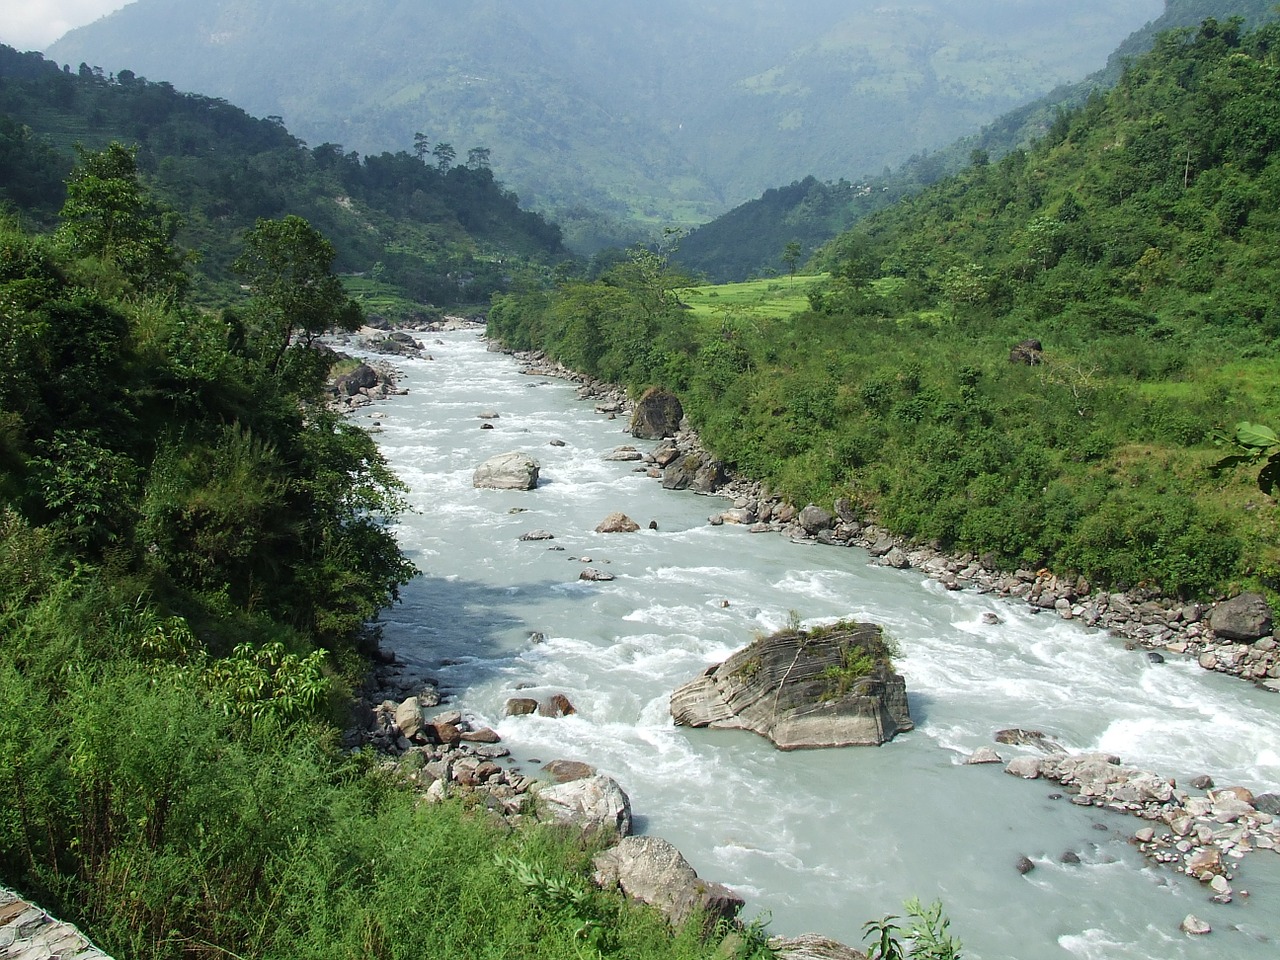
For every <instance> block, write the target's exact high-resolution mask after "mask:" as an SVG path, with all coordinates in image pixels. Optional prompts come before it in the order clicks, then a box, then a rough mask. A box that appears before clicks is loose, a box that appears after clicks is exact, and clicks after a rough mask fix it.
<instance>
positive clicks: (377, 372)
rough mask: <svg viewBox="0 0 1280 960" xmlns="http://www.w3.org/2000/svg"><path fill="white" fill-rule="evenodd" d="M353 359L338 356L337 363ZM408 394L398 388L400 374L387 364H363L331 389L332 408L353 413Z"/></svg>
mask: <svg viewBox="0 0 1280 960" xmlns="http://www.w3.org/2000/svg"><path fill="white" fill-rule="evenodd" d="M341 359H350V358H347V357H345V355H343V354H336V353H335V354H334V360H335V361H337V360H341ZM406 393H408V391H407V390H403V389H401V388H400V387H398V386H396V371H395V370H394V369H393V368H392V367H390V366H389V365H387V364H385V363H377V364H372V365H371V364H367V363H362V364H360V365H359V366H358V367H356V368H355V369H354V370H352V371H351V372H350V373H346V374H343V375H342V376H340V377H336V378H335V379H334V380H333V382H332V383H330V384H329V386H328V395H329V406H330V408H331V409H333V410H337V411H338V412H339V413H350V412H351V411H353V410H358V409H360V408H361V407H367V406H369V405H370V404H372V403H376V402H377V401H379V400H385V399H387V398H388V397H392V396H403V395H404V394H406Z"/></svg>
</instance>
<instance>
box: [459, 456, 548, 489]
mask: <svg viewBox="0 0 1280 960" xmlns="http://www.w3.org/2000/svg"><path fill="white" fill-rule="evenodd" d="M540 469H541V468H540V467H539V466H538V461H537V460H535V459H533V457H531V456H529V455H528V454H527V453H504V454H501V455H499V456H496V457H493V458H492V459H490V460H486V461H485V462H484V463H482V464H480V466H478V467H476V472H475V474H474V475H473V476H472V478H471V485H472V486H474V487H480V488H482V489H485V490H533V489H534V488H536V487H537V486H538V471H539V470H540Z"/></svg>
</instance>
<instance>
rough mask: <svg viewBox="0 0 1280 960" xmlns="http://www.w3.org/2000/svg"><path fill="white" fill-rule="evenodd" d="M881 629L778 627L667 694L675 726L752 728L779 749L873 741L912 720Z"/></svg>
mask: <svg viewBox="0 0 1280 960" xmlns="http://www.w3.org/2000/svg"><path fill="white" fill-rule="evenodd" d="M889 654H890V650H889V646H888V644H887V643H886V642H885V640H884V637H883V634H882V633H881V629H880V627H879V626H877V625H875V624H866V623H857V622H855V621H852V620H845V621H841V622H839V623H836V624H833V625H832V626H829V627H819V628H816V629H814V630H791V629H787V630H781V631H779V632H778V633H775V634H773V635H772V636H769V637H762V638H761V639H759V640H756V641H755V642H754V643H752V644H751V645H750V646H748V647H746V648H745V649H743V650H739V651H738V652H737V653H735V654H733V656H731V657H730V658H729V659H728V660H726V661H725V662H724V663H721V664H717V665H716V666H713V667H710V668H708V669H707V671H706V672H705V673H703V675H702V676H700V677H698V678H697V679H696V680H691V681H690V682H689V683H686V684H684V685H683V686H681V687H680V688H679V689H677V690H676V691H675V692H674V693H673V694H672V695H671V715H672V717H674V718H675V722H676V724H677V725H678V726H689V727H713V728H717V729H729V730H750V731H752V732H754V733H758V734H760V735H761V736H764V737H767V738H768V739H769V740H771V741H772V742H773V744H774V746H776V747H778V748H779V749H781V750H796V749H804V748H811V747H848V746H878V745H879V744H882V743H885V742H886V741H888V740H892V739H893V737H894V735H896V734H898V733H901V732H905V731H907V730H911V729H912V728H913V727H914V726H915V724H914V723H913V722H912V720H911V714H910V711H909V709H908V707H907V693H906V683H905V681H903V679H902V677H900V676H899V675H898V674H896V673H894V672H893V665H892V663H891V661H890V658H889Z"/></svg>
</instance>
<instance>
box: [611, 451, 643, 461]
mask: <svg viewBox="0 0 1280 960" xmlns="http://www.w3.org/2000/svg"><path fill="white" fill-rule="evenodd" d="M604 459H605V461H606V462H608V463H635V462H636V461H637V460H643V459H644V454H643V453H641V452H640V451H639V450H637V449H636V448H635V447H618V449H616V450H614V451H613V452H612V453H606V454H605V455H604Z"/></svg>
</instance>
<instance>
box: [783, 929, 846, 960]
mask: <svg viewBox="0 0 1280 960" xmlns="http://www.w3.org/2000/svg"><path fill="white" fill-rule="evenodd" d="M769 949H770V950H772V951H773V956H774V957H775V960H867V955H866V954H865V953H861V952H860V951H858V950H855V949H853V947H850V946H848V945H846V944H843V943H841V942H840V941H839V940H832V939H831V938H830V937H823V936H819V935H818V934H816V933H803V934H801V935H800V936H798V937H771V938H770V939H769Z"/></svg>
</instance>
